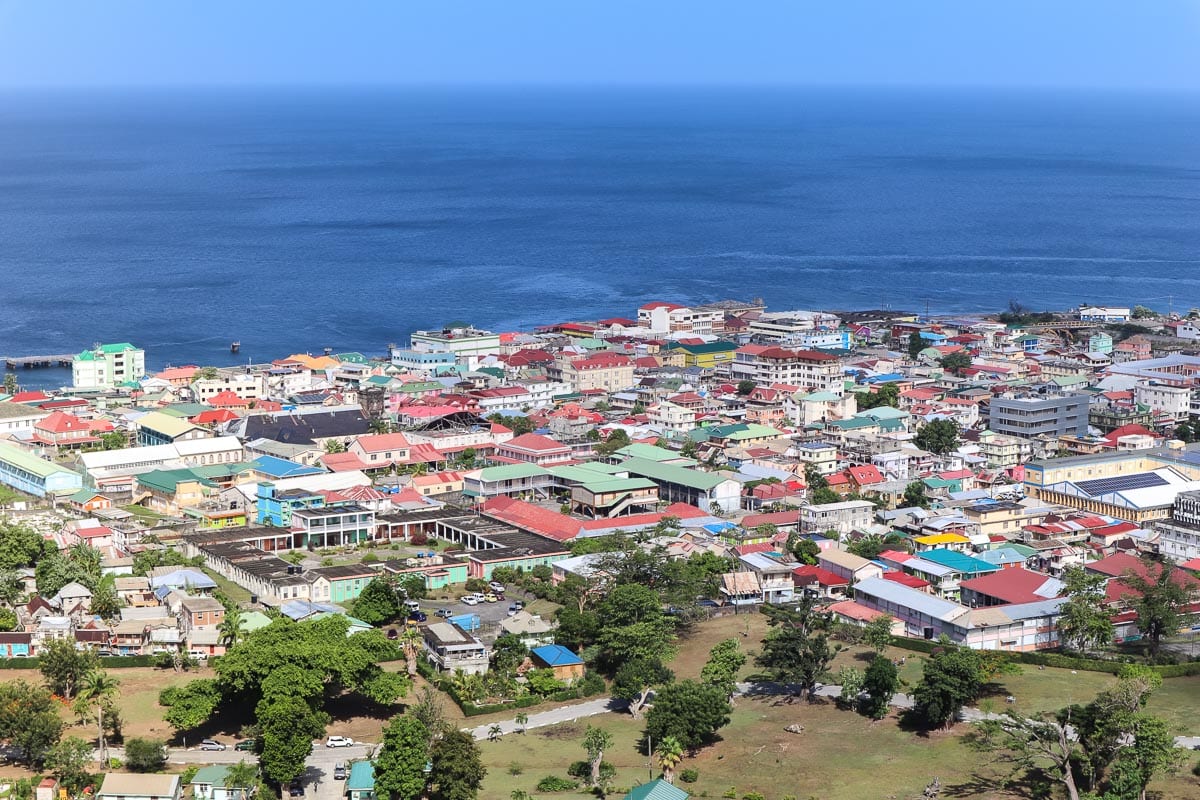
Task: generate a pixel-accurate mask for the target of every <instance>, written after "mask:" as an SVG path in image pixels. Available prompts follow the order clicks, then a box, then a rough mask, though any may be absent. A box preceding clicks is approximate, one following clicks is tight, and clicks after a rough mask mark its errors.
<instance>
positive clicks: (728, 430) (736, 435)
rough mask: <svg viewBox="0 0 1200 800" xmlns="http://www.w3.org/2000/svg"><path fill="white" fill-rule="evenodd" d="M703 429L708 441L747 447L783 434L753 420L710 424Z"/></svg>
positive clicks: (722, 445)
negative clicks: (706, 433) (729, 423)
mask: <svg viewBox="0 0 1200 800" xmlns="http://www.w3.org/2000/svg"><path fill="white" fill-rule="evenodd" d="M705 430H706V431H707V432H708V441H710V442H712V443H713V444H716V445H720V446H721V447H727V446H735V447H748V446H750V445H754V444H758V443H760V442H769V441H771V440H772V439H778V438H779V437H780V436H783V435H784V433H783V431H781V430H778V429H776V428H772V427H770V426H769V425H759V424H758V423H755V422H741V423H737V424H734V425H710V426H709V427H707V428H706V429H705Z"/></svg>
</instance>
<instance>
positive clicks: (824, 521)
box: [800, 500, 875, 533]
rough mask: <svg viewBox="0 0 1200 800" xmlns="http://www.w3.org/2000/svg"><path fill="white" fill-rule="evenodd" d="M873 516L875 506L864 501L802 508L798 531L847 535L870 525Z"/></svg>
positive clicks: (848, 501) (847, 501)
mask: <svg viewBox="0 0 1200 800" xmlns="http://www.w3.org/2000/svg"><path fill="white" fill-rule="evenodd" d="M874 514H875V504H874V503H870V502H868V501H866V500H846V501H845V502H842V503H825V504H824V505H819V506H804V507H803V508H801V509H800V530H802V531H804V532H805V533H823V532H825V531H830V530H832V531H837V532H838V533H849V532H850V531H852V530H856V529H860V528H864V527H866V526H868V525H870V524H871V519H872V517H873V516H874Z"/></svg>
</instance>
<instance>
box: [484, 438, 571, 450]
mask: <svg viewBox="0 0 1200 800" xmlns="http://www.w3.org/2000/svg"><path fill="white" fill-rule="evenodd" d="M500 447H501V448H506V447H510V448H513V449H516V450H529V451H531V452H535V453H553V452H558V451H561V450H570V448H569V447H567V446H566V445H565V444H563V443H562V442H557V441H555V440H554V439H551V438H550V437H549V436H542V435H541V434H540V433H523V434H521V435H520V436H517V437H515V438H513V439H510V440H508V441H507V442H504V443H503V444H501V445H500Z"/></svg>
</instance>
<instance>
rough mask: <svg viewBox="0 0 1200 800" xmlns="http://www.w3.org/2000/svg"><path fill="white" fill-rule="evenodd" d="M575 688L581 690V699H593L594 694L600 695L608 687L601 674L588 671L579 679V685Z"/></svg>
mask: <svg viewBox="0 0 1200 800" xmlns="http://www.w3.org/2000/svg"><path fill="white" fill-rule="evenodd" d="M575 688H576V689H578V690H579V696H580V697H591V696H592V695H594V694H600V693H601V692H603V691H604V690H605V689H606V688H607V687H606V686H605V685H604V678H602V677H600V675H599V674H597V673H595V672H592V671H591V670H588V671H587V672H585V673H584V675H583V677H582V678H580V679H579V683H577V684H575Z"/></svg>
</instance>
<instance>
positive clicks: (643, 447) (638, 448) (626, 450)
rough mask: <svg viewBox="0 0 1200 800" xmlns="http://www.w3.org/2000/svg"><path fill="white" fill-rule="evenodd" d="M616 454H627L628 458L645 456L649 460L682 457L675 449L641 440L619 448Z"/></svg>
mask: <svg viewBox="0 0 1200 800" xmlns="http://www.w3.org/2000/svg"><path fill="white" fill-rule="evenodd" d="M616 454H617V455H619V456H625V457H626V458H644V459H646V460H647V461H674V460H675V459H677V458H682V456H681V455H679V453H676V452H675V451H674V450H668V449H666V448H665V447H658V446H656V445H652V444H641V443H640V442H634V443H633V444H629V445H626V446H625V447H622V448H621V449H620V450H618V451H617V453H616Z"/></svg>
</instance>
